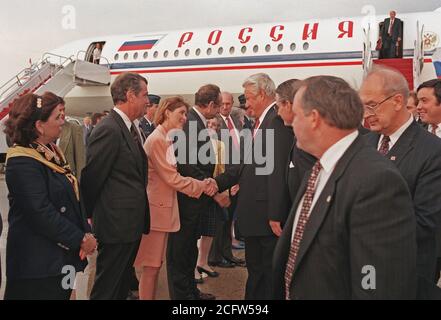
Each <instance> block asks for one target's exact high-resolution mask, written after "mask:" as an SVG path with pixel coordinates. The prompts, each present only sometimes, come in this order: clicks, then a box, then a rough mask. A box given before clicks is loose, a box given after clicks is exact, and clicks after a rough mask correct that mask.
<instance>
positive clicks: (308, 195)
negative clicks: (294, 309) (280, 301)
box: [285, 161, 322, 300]
mask: <svg viewBox="0 0 441 320" xmlns="http://www.w3.org/2000/svg"><path fill="white" fill-rule="evenodd" d="M321 169H322V166H321V164H320V161H317V162H316V163H315V165H314V167H312V172H311V175H310V176H309V179H308V184H307V187H306V192H305V195H304V197H303V203H302V209H301V210H300V217H299V220H298V222H297V227H296V230H295V233H294V239H293V240H292V242H291V248H290V249H289V255H288V262H287V263H286V270H285V298H286V300H289V299H290V298H292V297H290V294H289V291H290V288H291V283H292V278H293V277H292V276H293V273H294V267H295V264H296V259H297V254H298V252H299V248H300V242H301V241H302V238H303V232H304V231H305V227H306V223H307V222H308V219H309V212H310V211H311V206H312V200H313V199H314V194H315V190H316V183H317V178H318V175H319V173H320V170H321Z"/></svg>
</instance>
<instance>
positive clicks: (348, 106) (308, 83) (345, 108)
mask: <svg viewBox="0 0 441 320" xmlns="http://www.w3.org/2000/svg"><path fill="white" fill-rule="evenodd" d="M301 88H305V90H304V92H303V95H302V101H301V102H302V108H303V110H304V113H305V114H306V115H309V114H310V113H311V111H312V110H317V112H318V113H319V114H320V116H321V117H322V118H323V119H324V120H325V122H326V123H327V124H328V125H330V126H333V127H337V128H339V129H343V130H349V129H356V128H358V127H359V126H360V124H361V121H362V119H363V104H362V103H361V100H360V97H359V95H358V93H357V91H355V90H354V89H352V88H351V87H350V85H349V84H348V83H347V82H346V81H344V80H343V79H341V78H337V77H333V76H317V77H311V78H308V79H306V80H304V81H303V82H302V87H301Z"/></svg>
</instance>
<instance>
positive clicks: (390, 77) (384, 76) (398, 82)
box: [366, 66, 410, 106]
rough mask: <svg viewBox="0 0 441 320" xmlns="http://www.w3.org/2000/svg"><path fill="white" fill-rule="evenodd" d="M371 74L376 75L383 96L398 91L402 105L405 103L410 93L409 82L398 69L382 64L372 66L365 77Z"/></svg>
mask: <svg viewBox="0 0 441 320" xmlns="http://www.w3.org/2000/svg"><path fill="white" fill-rule="evenodd" d="M371 76H378V78H379V80H380V81H381V87H382V88H383V94H384V95H385V96H390V95H392V94H394V93H399V94H401V95H402V96H403V105H404V106H405V105H406V104H407V99H408V98H409V94H410V90H409V84H408V82H407V80H406V78H405V77H404V76H403V75H402V74H401V73H400V72H399V71H397V70H395V69H391V68H388V67H384V66H374V67H373V68H372V69H371V71H370V72H369V73H368V74H367V76H366V79H368V78H369V77H371Z"/></svg>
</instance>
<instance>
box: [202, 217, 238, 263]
mask: <svg viewBox="0 0 441 320" xmlns="http://www.w3.org/2000/svg"><path fill="white" fill-rule="evenodd" d="M221 212H222V213H223V214H222V216H221V217H218V220H217V222H218V223H217V224H216V233H215V236H214V239H213V244H212V245H211V249H210V254H209V256H208V261H210V262H214V263H216V262H221V261H222V259H226V260H231V259H232V258H233V252H232V248H231V225H232V223H233V214H232V210H230V209H223V210H222V211H221Z"/></svg>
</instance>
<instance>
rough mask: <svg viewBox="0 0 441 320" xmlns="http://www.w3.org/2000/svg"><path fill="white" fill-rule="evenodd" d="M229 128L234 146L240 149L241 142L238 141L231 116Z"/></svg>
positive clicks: (228, 120)
mask: <svg viewBox="0 0 441 320" xmlns="http://www.w3.org/2000/svg"><path fill="white" fill-rule="evenodd" d="M227 126H228V130H229V131H230V136H231V138H232V139H233V143H234V146H235V147H236V148H237V149H239V141H237V136H236V131H235V130H234V125H233V121H231V118H230V116H228V117H227Z"/></svg>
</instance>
